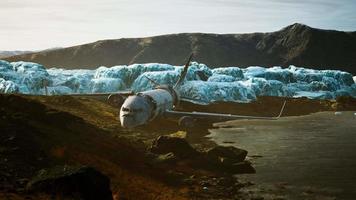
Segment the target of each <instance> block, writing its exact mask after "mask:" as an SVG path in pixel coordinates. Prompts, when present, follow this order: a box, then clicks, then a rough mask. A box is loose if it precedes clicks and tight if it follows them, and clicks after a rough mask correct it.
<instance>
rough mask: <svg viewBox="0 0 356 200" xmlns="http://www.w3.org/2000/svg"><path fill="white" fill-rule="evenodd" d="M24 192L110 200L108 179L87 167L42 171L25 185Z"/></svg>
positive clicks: (65, 167) (68, 167)
mask: <svg viewBox="0 0 356 200" xmlns="http://www.w3.org/2000/svg"><path fill="white" fill-rule="evenodd" d="M26 190H27V191H28V192H30V193H31V192H44V193H47V194H52V195H53V194H55V195H56V196H58V197H65V198H73V199H85V200H95V199H103V200H106V199H108V200H112V193H111V190H110V180H109V178H108V177H106V176H105V175H103V174H102V173H100V172H99V171H97V170H95V169H94V168H92V167H87V166H79V167H74V166H66V165H65V166H57V167H54V168H50V169H42V170H40V171H39V173H38V174H37V176H35V177H34V178H33V179H32V180H31V181H30V182H29V183H28V184H27V185H26Z"/></svg>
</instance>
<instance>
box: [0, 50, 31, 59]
mask: <svg viewBox="0 0 356 200" xmlns="http://www.w3.org/2000/svg"><path fill="white" fill-rule="evenodd" d="M27 53H33V52H32V51H0V58H6V57H10V56H17V55H22V54H27Z"/></svg>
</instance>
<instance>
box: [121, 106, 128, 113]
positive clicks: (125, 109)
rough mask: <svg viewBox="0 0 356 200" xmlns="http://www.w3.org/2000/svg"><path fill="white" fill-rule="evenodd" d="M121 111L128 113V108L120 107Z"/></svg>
mask: <svg viewBox="0 0 356 200" xmlns="http://www.w3.org/2000/svg"><path fill="white" fill-rule="evenodd" d="M122 111H126V112H130V109H129V108H125V107H122Z"/></svg>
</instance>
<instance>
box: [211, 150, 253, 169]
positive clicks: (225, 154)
mask: <svg viewBox="0 0 356 200" xmlns="http://www.w3.org/2000/svg"><path fill="white" fill-rule="evenodd" d="M206 155H207V157H208V159H209V160H212V161H217V162H220V163H222V164H226V165H231V164H233V163H239V162H242V161H244V160H245V158H246V156H247V151H246V150H243V149H238V148H236V147H232V146H227V147H226V146H216V147H213V148H211V149H209V150H208V151H207V152H206Z"/></svg>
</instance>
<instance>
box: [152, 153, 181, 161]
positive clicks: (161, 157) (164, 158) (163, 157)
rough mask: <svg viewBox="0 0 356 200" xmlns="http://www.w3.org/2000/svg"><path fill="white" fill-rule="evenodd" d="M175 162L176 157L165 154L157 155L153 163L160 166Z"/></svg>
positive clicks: (171, 154)
mask: <svg viewBox="0 0 356 200" xmlns="http://www.w3.org/2000/svg"><path fill="white" fill-rule="evenodd" d="M176 161H177V157H176V156H175V155H174V154H173V153H172V152H170V153H167V154H163V155H159V156H157V157H156V159H155V162H156V163H161V164H171V163H175V162H176Z"/></svg>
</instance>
